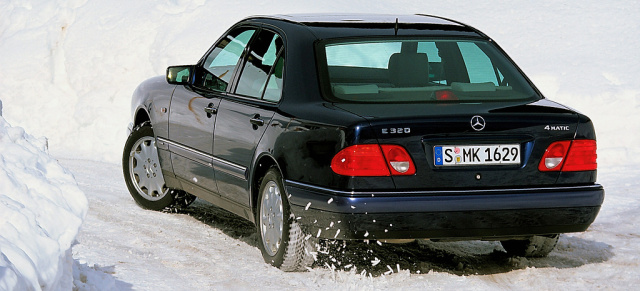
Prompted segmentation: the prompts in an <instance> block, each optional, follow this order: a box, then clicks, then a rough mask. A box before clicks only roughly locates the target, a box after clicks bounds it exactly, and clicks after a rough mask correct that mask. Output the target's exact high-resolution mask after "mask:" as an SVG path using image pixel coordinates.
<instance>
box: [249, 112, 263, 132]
mask: <svg viewBox="0 0 640 291" xmlns="http://www.w3.org/2000/svg"><path fill="white" fill-rule="evenodd" d="M249 122H251V124H253V129H258V126H263V125H264V120H262V118H260V114H256V115H255V116H254V117H253V118H251V119H249Z"/></svg>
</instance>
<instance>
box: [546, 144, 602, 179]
mask: <svg viewBox="0 0 640 291" xmlns="http://www.w3.org/2000/svg"><path fill="white" fill-rule="evenodd" d="M596 148H597V146H596V141H595V140H574V141H569V140H565V141H557V142H554V143H552V144H551V145H549V147H548V148H547V150H546V151H545V153H544V156H543V157H542V160H541V161H540V164H539V165H538V170H540V171H542V172H551V171H564V172H577V171H593V170H596V169H597V168H598V165H597V163H596V158H597V156H598V155H597V154H596Z"/></svg>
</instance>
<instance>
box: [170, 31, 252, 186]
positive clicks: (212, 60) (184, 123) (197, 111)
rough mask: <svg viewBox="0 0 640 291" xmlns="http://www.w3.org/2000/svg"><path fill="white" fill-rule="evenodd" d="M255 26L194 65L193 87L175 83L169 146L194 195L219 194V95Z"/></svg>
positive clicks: (222, 42) (224, 40)
mask: <svg viewBox="0 0 640 291" xmlns="http://www.w3.org/2000/svg"><path fill="white" fill-rule="evenodd" d="M255 32H256V29H255V28H237V29H234V30H232V31H231V32H229V34H227V35H226V36H225V37H224V38H222V39H221V40H220V41H219V42H218V43H217V44H216V45H215V46H214V47H213V48H212V50H211V51H210V52H209V53H208V55H207V56H206V58H205V59H204V63H202V64H201V65H200V66H197V67H196V70H195V72H194V75H195V78H194V79H195V81H194V83H193V86H178V87H177V88H176V90H175V92H174V94H173V97H172V100H171V111H170V112H169V148H170V150H171V153H172V154H171V160H172V164H173V168H174V172H175V174H176V176H177V177H178V178H179V179H180V181H181V182H182V184H183V188H184V189H185V190H186V191H187V192H190V193H193V194H206V195H214V194H215V193H218V192H219V191H218V188H217V183H216V179H215V174H214V171H213V160H214V157H213V130H214V126H215V123H216V120H218V119H219V118H217V114H218V109H219V106H220V101H221V98H223V97H224V96H226V94H227V93H226V92H227V91H228V90H227V89H228V87H229V84H230V83H231V80H232V79H233V76H234V74H235V71H236V67H237V66H238V63H239V61H240V60H241V58H242V56H243V54H244V50H245V47H246V46H247V44H248V43H249V41H250V40H251V38H252V36H253V34H254V33H255Z"/></svg>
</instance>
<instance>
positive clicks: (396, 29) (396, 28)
mask: <svg viewBox="0 0 640 291" xmlns="http://www.w3.org/2000/svg"><path fill="white" fill-rule="evenodd" d="M394 30H395V31H396V36H398V18H397V17H396V27H395V28H394Z"/></svg>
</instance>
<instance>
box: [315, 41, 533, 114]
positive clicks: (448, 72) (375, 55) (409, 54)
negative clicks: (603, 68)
mask: <svg viewBox="0 0 640 291" xmlns="http://www.w3.org/2000/svg"><path fill="white" fill-rule="evenodd" d="M319 51H320V53H319V59H320V61H319V64H320V68H321V70H322V71H321V72H320V73H321V75H322V76H324V78H322V79H323V83H324V84H322V86H323V87H324V89H325V90H324V91H325V95H329V96H327V97H329V98H330V99H333V100H335V101H344V102H362V103H388V102H470V101H472V102H481V101H503V100H527V99H538V98H540V97H538V96H537V94H536V93H535V91H534V90H533V88H531V86H530V85H529V83H528V82H527V81H526V79H525V78H524V77H523V76H522V75H521V74H520V72H519V71H518V70H517V69H516V68H515V67H514V66H513V64H512V63H511V62H510V61H509V60H508V59H507V58H506V57H505V56H504V55H503V54H502V53H501V52H500V51H499V50H498V49H496V48H495V47H494V46H493V45H492V44H490V43H488V42H486V41H482V40H445V39H437V40H423V39H421V40H375V41H371V40H362V41H352V42H328V43H325V44H323V45H321V49H320V50H319Z"/></svg>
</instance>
